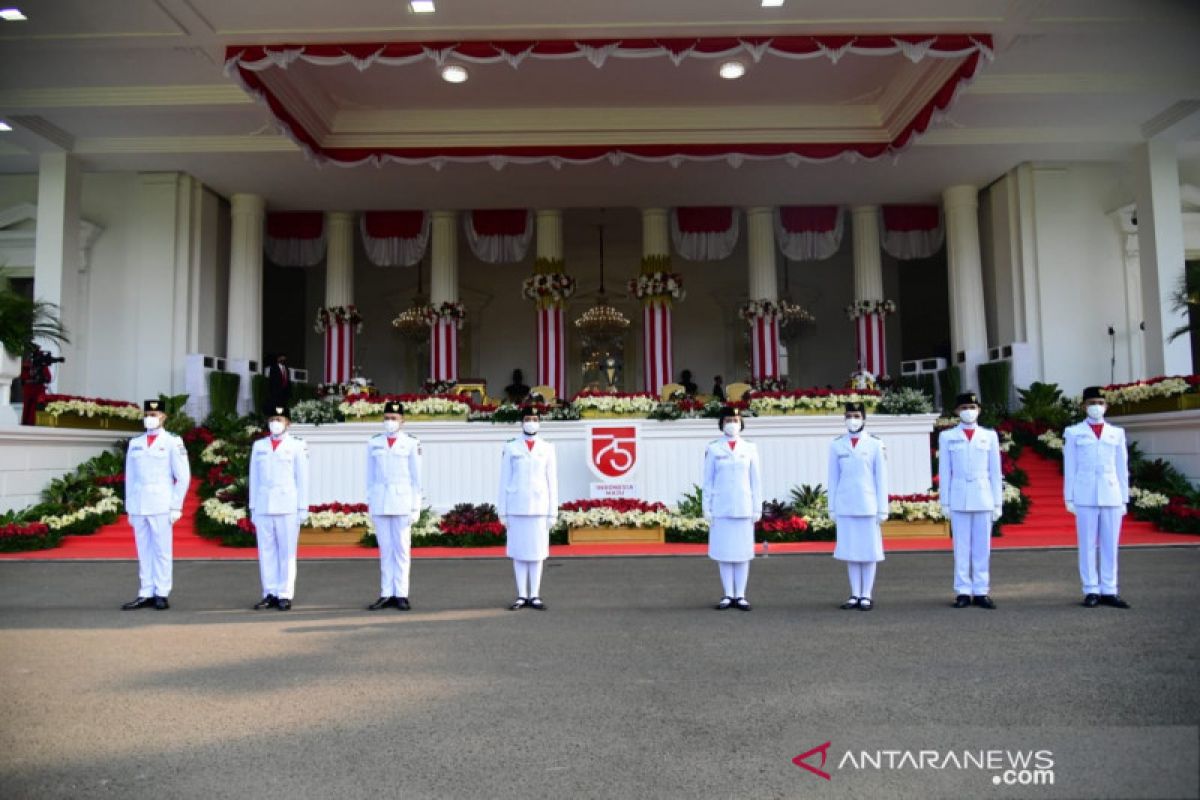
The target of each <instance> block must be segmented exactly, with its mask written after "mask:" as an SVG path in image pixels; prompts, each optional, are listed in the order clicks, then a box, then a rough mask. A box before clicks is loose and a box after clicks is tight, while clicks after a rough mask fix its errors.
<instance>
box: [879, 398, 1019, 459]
mask: <svg viewBox="0 0 1200 800" xmlns="http://www.w3.org/2000/svg"><path fill="white" fill-rule="evenodd" d="M877 409H878V412H879V413H880V414H931V413H933V400H932V399H931V398H930V397H929V395H927V394H925V393H924V392H923V391H921V390H920V389H914V388H912V387H909V386H906V387H901V388H899V389H888V390H886V391H884V393H883V395H882V396H881V397H880V400H879V405H878V407H877ZM1011 441H1012V437H1011V436H1010V437H1009V442H1010V443H1011ZM1002 449H1003V448H1002Z"/></svg>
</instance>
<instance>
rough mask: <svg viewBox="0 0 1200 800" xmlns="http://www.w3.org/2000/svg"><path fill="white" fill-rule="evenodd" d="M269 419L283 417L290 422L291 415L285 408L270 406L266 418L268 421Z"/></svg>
mask: <svg viewBox="0 0 1200 800" xmlns="http://www.w3.org/2000/svg"><path fill="white" fill-rule="evenodd" d="M271 417H283V418H284V419H286V420H287V421H288V422H291V421H292V413H291V412H290V411H288V407H287V406H271V407H270V408H268V409H267V418H268V419H270V418H271Z"/></svg>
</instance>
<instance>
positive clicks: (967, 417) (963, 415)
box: [958, 408, 979, 425]
mask: <svg viewBox="0 0 1200 800" xmlns="http://www.w3.org/2000/svg"><path fill="white" fill-rule="evenodd" d="M958 418H959V419H961V420H962V421H963V422H965V423H966V424H968V425H974V424H975V420H977V419H979V409H978V408H964V409H963V410H962V411H960V412H958Z"/></svg>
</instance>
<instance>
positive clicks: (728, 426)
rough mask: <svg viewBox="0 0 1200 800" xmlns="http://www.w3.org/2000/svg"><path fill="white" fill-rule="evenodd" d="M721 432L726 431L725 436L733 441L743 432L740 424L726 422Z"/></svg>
mask: <svg viewBox="0 0 1200 800" xmlns="http://www.w3.org/2000/svg"><path fill="white" fill-rule="evenodd" d="M721 430H723V431H725V435H726V436H728V437H729V438H730V439H732V438H733V437H735V436H737V435H738V434H739V433H741V432H742V424H741V423H740V422H726V423H725V424H724V425H722V426H721Z"/></svg>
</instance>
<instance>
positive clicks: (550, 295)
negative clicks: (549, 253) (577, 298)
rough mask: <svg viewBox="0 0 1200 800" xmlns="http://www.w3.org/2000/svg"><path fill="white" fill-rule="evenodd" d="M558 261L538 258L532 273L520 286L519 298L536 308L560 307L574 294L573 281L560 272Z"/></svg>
mask: <svg viewBox="0 0 1200 800" xmlns="http://www.w3.org/2000/svg"><path fill="white" fill-rule="evenodd" d="M562 267H563V262H562V261H561V260H559V259H550V258H539V259H538V260H537V261H536V262H535V263H534V273H533V274H532V275H530V276H529V277H528V278H526V279H525V282H524V283H522V284H521V296H522V297H524V298H525V299H526V300H534V301H536V302H537V307H538V308H551V307H555V306H562V305H563V303H565V302H566V301H567V300H569V299H570V298H571V296H572V295H574V294H575V286H576V284H575V279H574V278H572V277H571V276H570V275H568V274H567V273H565V272H563V270H562Z"/></svg>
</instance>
